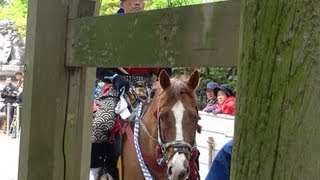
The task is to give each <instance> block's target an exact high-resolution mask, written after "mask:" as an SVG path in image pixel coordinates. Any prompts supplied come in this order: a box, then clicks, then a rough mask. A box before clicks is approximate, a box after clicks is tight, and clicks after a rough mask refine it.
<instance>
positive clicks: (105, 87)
mask: <svg viewBox="0 0 320 180" xmlns="http://www.w3.org/2000/svg"><path fill="white" fill-rule="evenodd" d="M110 87H111V84H105V85H104V86H103V87H102V90H101V92H100V94H99V96H101V95H103V94H105V93H107V92H108V91H109V89H110ZM98 109H99V106H98V104H97V103H95V102H93V104H92V112H93V113H95V112H96V111H97V110H98Z"/></svg>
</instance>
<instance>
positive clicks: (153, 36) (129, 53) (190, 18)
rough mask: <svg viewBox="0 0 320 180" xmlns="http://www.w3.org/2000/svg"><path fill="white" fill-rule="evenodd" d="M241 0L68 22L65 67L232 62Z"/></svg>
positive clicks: (211, 64) (221, 64) (236, 53)
mask: <svg viewBox="0 0 320 180" xmlns="http://www.w3.org/2000/svg"><path fill="white" fill-rule="evenodd" d="M239 22H240V1H238V0H232V1H223V2H215V3H208V4H200V5H194V6H185V7H179V8H168V9H161V10H154V11H145V12H139V13H131V14H121V15H119V14H116V15H111V16H99V17H84V18H76V19H72V20H70V21H69V24H68V26H69V32H68V41H67V48H68V50H67V60H66V64H67V66H89V67H94V66H98V67H115V66H130V67H155V66H162V67H164V66H166V67H168V66H177V67H194V66H196V67H206V66H209V67H210V66H236V62H237V56H238V52H237V51H238V33H239V24H240V23H239Z"/></svg>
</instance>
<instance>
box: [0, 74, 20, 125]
mask: <svg viewBox="0 0 320 180" xmlns="http://www.w3.org/2000/svg"><path fill="white" fill-rule="evenodd" d="M5 83H6V86H5V87H4V88H3V90H2V92H1V97H2V98H3V99H4V102H3V103H4V104H5V105H4V106H3V108H2V111H3V112H5V113H6V114H7V105H9V106H10V109H9V123H10V125H11V123H12V120H13V114H14V107H13V106H12V104H13V103H15V102H16V98H17V94H18V89H17V88H16V87H15V86H14V85H13V84H12V80H11V77H6V81H5Z"/></svg>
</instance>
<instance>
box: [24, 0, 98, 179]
mask: <svg viewBox="0 0 320 180" xmlns="http://www.w3.org/2000/svg"><path fill="white" fill-rule="evenodd" d="M94 5H95V1H89V0H67V1H52V0H41V1H40V0H29V4H28V25H27V45H26V67H25V76H26V77H25V88H24V101H23V109H22V117H23V120H22V121H21V123H22V127H23V128H22V131H21V144H20V160H19V180H42V179H46V180H62V179H74V180H82V179H83V180H87V179H88V176H89V162H90V161H89V160H90V156H89V154H90V149H91V147H90V144H91V143H90V137H91V132H90V128H91V124H90V122H91V121H89V120H90V118H88V117H89V112H90V109H88V108H86V107H89V104H90V103H91V98H90V95H91V94H92V91H93V89H92V88H93V83H94V75H93V74H94V73H93V70H92V69H91V70H88V69H87V68H81V67H79V68H66V66H65V53H66V46H65V44H66V41H67V35H66V34H67V22H68V21H67V20H68V18H74V17H80V16H85V15H93V12H94V10H95V7H94ZM85 95H86V96H85ZM86 118H88V119H87V120H86ZM91 118H92V116H91Z"/></svg>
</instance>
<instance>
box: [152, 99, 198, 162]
mask: <svg viewBox="0 0 320 180" xmlns="http://www.w3.org/2000/svg"><path fill="white" fill-rule="evenodd" d="M196 110H197V113H198V109H197V108H196ZM154 115H155V116H156V119H157V123H158V144H159V146H160V149H161V154H162V156H163V159H162V162H161V163H163V162H166V163H168V162H169V161H170V160H171V158H172V157H173V156H174V155H175V154H176V153H179V154H182V153H183V154H185V156H186V157H187V159H188V160H190V158H191V155H192V151H193V150H194V149H196V142H195V140H194V143H193V145H191V144H190V143H188V142H186V141H184V140H174V141H169V142H165V141H164V140H163V138H162V135H161V123H160V121H161V117H160V115H161V108H160V106H159V105H158V107H157V110H156V112H155V113H154ZM196 123H197V122H196ZM169 148H173V153H172V155H171V156H170V157H167V155H166V152H167V151H168V150H169Z"/></svg>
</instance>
